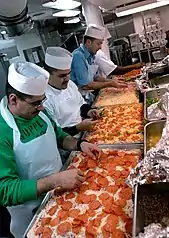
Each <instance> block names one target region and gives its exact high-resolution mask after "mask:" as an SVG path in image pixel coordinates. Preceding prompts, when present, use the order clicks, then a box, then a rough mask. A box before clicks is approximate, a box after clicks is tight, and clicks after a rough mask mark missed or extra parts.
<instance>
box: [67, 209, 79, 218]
mask: <svg viewBox="0 0 169 238" xmlns="http://www.w3.org/2000/svg"><path fill="white" fill-rule="evenodd" d="M79 213H80V210H79V209H71V210H70V211H69V216H70V217H72V218H75V217H77V216H78V215H79Z"/></svg>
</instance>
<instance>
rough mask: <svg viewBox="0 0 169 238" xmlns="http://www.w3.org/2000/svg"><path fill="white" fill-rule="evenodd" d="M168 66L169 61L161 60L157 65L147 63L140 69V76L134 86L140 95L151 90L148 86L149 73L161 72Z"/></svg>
mask: <svg viewBox="0 0 169 238" xmlns="http://www.w3.org/2000/svg"><path fill="white" fill-rule="evenodd" d="M166 65H169V61H167V59H163V61H160V62H157V63H153V64H151V63H148V64H146V66H144V67H143V68H142V76H141V77H139V78H137V79H136V86H137V89H139V90H140V91H141V92H142V93H144V92H146V91H148V90H151V89H152V88H151V87H150V85H149V78H148V75H149V73H155V72H161V71H163V68H164V67H165V66H166Z"/></svg>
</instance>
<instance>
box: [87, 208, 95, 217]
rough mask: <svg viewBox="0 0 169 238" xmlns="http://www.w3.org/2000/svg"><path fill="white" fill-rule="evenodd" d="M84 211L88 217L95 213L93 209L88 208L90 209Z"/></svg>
mask: <svg viewBox="0 0 169 238" xmlns="http://www.w3.org/2000/svg"><path fill="white" fill-rule="evenodd" d="M86 213H87V215H88V216H89V217H94V216H95V215H96V212H95V211H94V210H90V209H89V210H87V211H86Z"/></svg>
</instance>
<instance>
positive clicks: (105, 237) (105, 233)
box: [102, 227, 110, 238]
mask: <svg viewBox="0 0 169 238" xmlns="http://www.w3.org/2000/svg"><path fill="white" fill-rule="evenodd" d="M102 234H103V238H110V232H108V231H105V229H104V227H102Z"/></svg>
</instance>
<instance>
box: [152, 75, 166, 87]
mask: <svg viewBox="0 0 169 238" xmlns="http://www.w3.org/2000/svg"><path fill="white" fill-rule="evenodd" d="M149 85H150V87H151V88H164V87H166V86H167V85H169V74H167V75H163V76H160V77H156V78H152V79H150V80H149Z"/></svg>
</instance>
